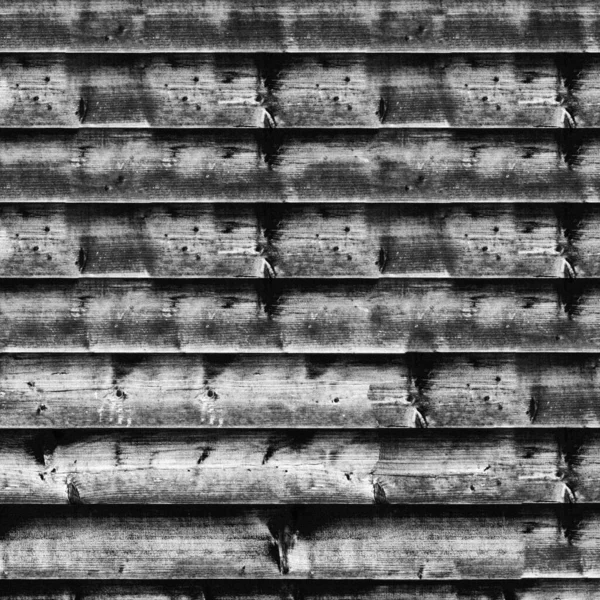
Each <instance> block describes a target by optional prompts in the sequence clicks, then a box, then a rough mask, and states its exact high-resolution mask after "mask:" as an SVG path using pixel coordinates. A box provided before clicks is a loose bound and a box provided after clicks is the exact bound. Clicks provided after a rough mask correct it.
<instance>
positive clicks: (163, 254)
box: [0, 204, 600, 279]
mask: <svg viewBox="0 0 600 600" xmlns="http://www.w3.org/2000/svg"><path fill="white" fill-rule="evenodd" d="M0 220H1V227H0V276H3V277H21V278H28V277H71V278H72V277H97V276H108V277H132V276H133V277H141V278H149V277H173V276H174V277H178V278H189V277H196V278H197V277H214V278H228V277H254V278H265V277H266V278H275V277H287V278H294V277H310V278H336V277H349V278H361V277H365V278H375V279H377V278H381V277H423V276H428V277H442V278H446V277H511V278H516V279H520V278H527V277H555V278H575V277H579V278H581V277H597V276H598V275H600V259H599V258H598V257H599V256H600V234H599V233H598V232H599V231H600V209H597V208H593V207H574V206H567V205H561V206H555V207H548V206H540V207H535V208H534V207H530V206H522V205H513V206H506V205H495V204H494V205H480V206H477V207H473V206H470V205H463V206H447V205H435V206H425V205H418V206H406V205H405V206H381V205H351V206H346V205H337V204H336V205H327V204H322V205H302V206H300V205H296V206H282V207H279V206H275V205H265V204H261V205H258V206H249V205H245V204H241V205H235V204H234V205H231V204H226V205H223V204H216V205H190V204H166V205H140V206H123V205H105V206H95V205H77V206H74V205H58V206H57V205H48V204H37V205H31V204H24V205H20V206H17V205H10V206H0Z"/></svg>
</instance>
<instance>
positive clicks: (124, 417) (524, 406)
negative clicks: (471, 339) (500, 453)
mask: <svg viewBox="0 0 600 600" xmlns="http://www.w3.org/2000/svg"><path fill="white" fill-rule="evenodd" d="M599 364H600V361H599V357H598V356H596V355H581V354H535V355H526V354H518V355H493V354H491V355H490V354H485V355H468V356H464V355H439V354H436V355H419V354H416V355H407V356H390V355H385V356H377V355H375V356H347V355H346V356H331V355H307V356H302V355H299V356H282V355H242V356H234V355H226V354H219V355H190V356H183V355H182V356H174V355H168V354H167V355H165V354H163V355H161V354H157V355H137V356H136V355H111V356H109V355H98V356H94V355H82V354H79V355H78V354H66V355H65V354H61V355H3V356H0V426H1V427H3V428H7V427H21V428H23V427H40V428H81V427H102V428H112V427H132V428H144V427H153V428H162V427H166V428H173V427H184V428H185V427H203V428H209V427H227V428H237V427H269V428H295V427H299V428H334V427H335V428H341V429H346V428H363V429H374V428H380V427H409V428H418V427H421V428H422V427H444V428H453V427H469V428H489V427H573V428H582V427H595V428H597V427H600V404H599V403H598V402H597V398H598V395H599V394H600V379H599V378H600V375H599V373H600V370H599V369H598V365H599Z"/></svg>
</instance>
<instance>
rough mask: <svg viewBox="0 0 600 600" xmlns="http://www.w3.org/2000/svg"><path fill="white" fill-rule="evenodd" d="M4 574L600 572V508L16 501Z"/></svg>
mask: <svg viewBox="0 0 600 600" xmlns="http://www.w3.org/2000/svg"><path fill="white" fill-rule="evenodd" d="M1 524H2V540H1V542H0V543H1V546H2V550H3V560H2V572H3V576H4V578H5V579H35V578H58V579H82V578H84V579H105V578H114V579H121V578H122V579H147V578H150V579H152V578H161V579H172V578H181V579H203V578H207V577H211V578H212V577H214V578H224V577H226V578H232V579H245V578H256V579H264V578H267V579H276V578H280V577H285V578H290V579H294V578H303V579H306V578H309V577H310V578H315V579H322V578H356V579H364V578H368V579H405V580H414V581H417V580H419V579H439V580H444V579H474V578H478V579H482V580H485V579H520V578H525V579H530V578H538V577H549V578H560V577H598V572H599V569H600V567H599V565H598V556H597V543H598V537H599V536H600V516H599V513H598V509H597V508H585V507H577V509H576V510H575V508H572V507H566V508H563V507H562V506H561V507H560V508H559V509H543V508H535V509H531V508H518V509H516V508H515V509H508V508H504V509H499V508H498V507H494V508H490V509H487V510H486V509H483V508H481V507H480V508H473V507H469V508H468V510H465V509H464V508H462V509H459V508H454V509H451V508H443V509H440V508H425V507H422V508H418V507H413V508H407V507H403V508H398V509H394V508H385V509H381V510H375V509H374V508H373V507H357V506H355V507H325V506H320V507H313V508H308V507H306V508H302V509H298V508H295V509H287V510H286V509H276V508H269V509H267V508H261V509H256V510H252V509H247V508H246V509H243V508H236V509H233V508H223V507H219V508H211V509H200V508H189V509H184V508H182V507H171V508H169V507H160V508H159V507H156V508H154V509H153V508H152V507H131V508H119V507H110V508H108V507H102V508H101V507H95V508H93V509H92V508H89V507H77V509H76V510H73V508H72V507H58V506H54V507H52V506H48V507H45V508H44V509H43V510H40V508H39V507H23V506H5V507H4V509H3V511H2V521H1Z"/></svg>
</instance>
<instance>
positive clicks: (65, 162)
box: [0, 129, 600, 203]
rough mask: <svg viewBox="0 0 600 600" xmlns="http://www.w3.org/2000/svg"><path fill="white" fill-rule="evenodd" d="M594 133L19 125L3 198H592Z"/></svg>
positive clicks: (595, 193) (3, 140)
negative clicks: (24, 127)
mask: <svg viewBox="0 0 600 600" xmlns="http://www.w3.org/2000/svg"><path fill="white" fill-rule="evenodd" d="M599 157H600V137H599V133H598V131H596V130H584V129H580V130H577V129H575V130H573V129H561V130H559V131H548V130H534V129H524V130H519V129H511V130H487V129H481V130H476V129H472V130H456V129H444V130H441V129H437V130H435V129H434V130H431V129H429V130H428V129H422V130H421V129H408V130H407V129H405V130H395V129H380V130H344V129H335V130H329V131H325V130H309V131H305V130H298V129H286V130H284V129H275V130H273V129H269V130H260V131H246V130H235V129H222V130H218V131H215V130H202V129H200V130H139V129H138V130H136V129H129V130H127V129H115V130H112V129H108V130H106V129H105V130H102V131H97V130H89V129H82V130H70V131H64V130H63V131H57V130H44V129H39V130H14V129H12V130H11V129H7V130H5V131H4V132H3V135H2V136H0V164H1V165H2V177H1V178H0V202H11V201H15V202H39V201H52V202H136V203H144V202H156V201H161V202H183V201H185V202H194V203H196V202H238V203H239V202H250V203H253V202H277V203H280V202H328V203H329V202H332V203H333V202H338V203H340V202H344V203H345V202H360V203H368V202H438V203H447V202H457V201H468V202H477V203H479V202H530V203H533V202H536V203H537V202H574V203H581V202H583V201H585V202H597V201H598V198H600V184H599V183H598V182H599V181H600V158H599Z"/></svg>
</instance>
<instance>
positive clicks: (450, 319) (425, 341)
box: [0, 279, 600, 354]
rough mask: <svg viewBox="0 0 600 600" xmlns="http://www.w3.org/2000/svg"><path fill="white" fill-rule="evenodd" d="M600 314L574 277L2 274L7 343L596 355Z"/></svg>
mask: <svg viewBox="0 0 600 600" xmlns="http://www.w3.org/2000/svg"><path fill="white" fill-rule="evenodd" d="M599 311H600V288H599V287H598V285H597V282H595V281H592V282H585V281H578V280H559V281H557V282H544V281H539V280H525V281H512V280H511V281H508V282H507V281H506V280H478V281H471V280H466V281H464V280H453V281H447V280H440V279H434V280H414V279H413V280H404V281H403V280H394V279H381V280H375V281H366V280H357V281H348V280H342V281H337V282H331V281H315V280H310V281H308V280H294V281H284V280H277V279H274V280H273V279H264V280H256V281H255V282H251V281H240V280H237V281H236V280H208V281H207V280H195V281H181V280H179V281H173V280H153V281H142V280H139V279H138V280H100V281H98V280H80V281H77V280H74V281H73V280H62V281H61V280H57V281H54V280H49V281H35V282H25V281H11V280H4V283H3V286H2V288H1V289H0V349H1V350H2V351H3V352H9V351H10V352H27V351H36V352H47V351H58V352H75V351H77V352H88V351H94V352H118V351H124V352H144V353H146V352H157V351H166V352H218V353H220V352H224V353H227V352H260V351H266V352H274V353H278V352H282V351H283V352H311V353H319V352H321V353H327V352H343V353H366V352H381V353H385V354H388V353H390V352H408V351H412V352H430V351H437V352H448V351H451V352H458V351H461V352H466V351H469V352H477V351H485V352H498V351H502V352H509V351H520V352H523V351H536V352H542V351H551V352H556V351H563V352H564V351H567V350H569V351H579V352H585V351H587V352H593V351H595V350H596V349H597V347H598V340H599V339H600V338H599V336H600V330H599V327H598V316H599Z"/></svg>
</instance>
